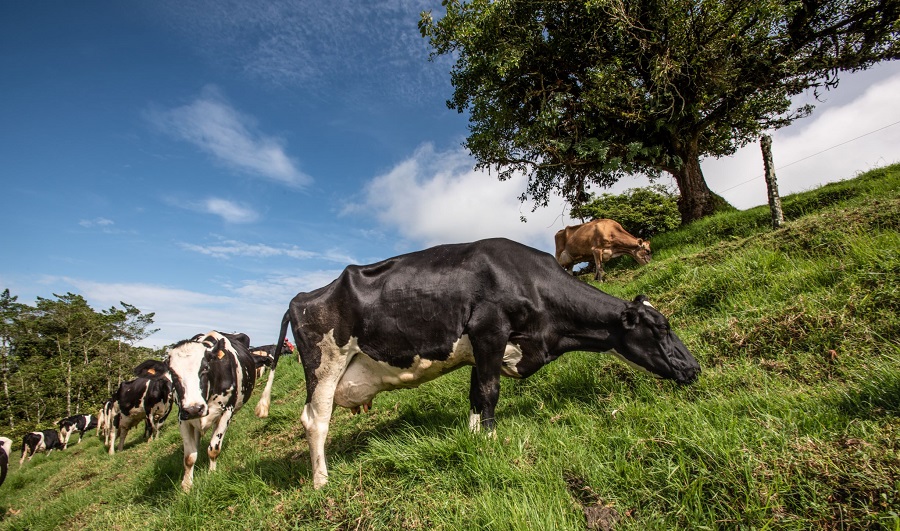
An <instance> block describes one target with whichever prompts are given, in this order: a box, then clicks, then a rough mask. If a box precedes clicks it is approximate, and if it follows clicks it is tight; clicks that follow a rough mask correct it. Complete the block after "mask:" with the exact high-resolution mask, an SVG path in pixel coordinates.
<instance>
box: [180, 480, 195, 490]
mask: <svg viewBox="0 0 900 531" xmlns="http://www.w3.org/2000/svg"><path fill="white" fill-rule="evenodd" d="M193 486H194V484H193V483H185V482H183V481H182V482H181V490H183V491H184V492H185V493H188V492H190V491H191V487H193Z"/></svg>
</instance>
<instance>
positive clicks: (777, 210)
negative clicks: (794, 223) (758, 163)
mask: <svg viewBox="0 0 900 531" xmlns="http://www.w3.org/2000/svg"><path fill="white" fill-rule="evenodd" d="M759 145H760V147H761V148H762V154H763V168H765V170H766V190H768V192H769V210H770V211H771V212H772V228H773V229H777V228H779V227H781V226H782V225H784V211H782V210H781V196H779V195H778V182H776V181H775V164H774V163H773V162H772V137H771V136H769V135H763V136H762V137H760V139H759Z"/></svg>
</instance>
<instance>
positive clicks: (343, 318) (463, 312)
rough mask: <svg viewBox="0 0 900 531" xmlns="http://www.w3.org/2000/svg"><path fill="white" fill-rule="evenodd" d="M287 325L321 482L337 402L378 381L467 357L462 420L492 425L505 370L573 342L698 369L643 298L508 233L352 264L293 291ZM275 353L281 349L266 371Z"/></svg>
mask: <svg viewBox="0 0 900 531" xmlns="http://www.w3.org/2000/svg"><path fill="white" fill-rule="evenodd" d="M288 323H290V325H291V327H292V329H293V332H294V339H295V342H296V345H297V350H298V351H299V353H300V356H301V357H302V361H303V368H304V371H305V373H306V392H307V398H306V405H305V406H304V408H303V413H302V415H301V421H302V423H303V426H304V428H305V429H306V435H307V439H308V441H309V447H310V457H311V459H312V466H313V486H314V487H316V488H318V487H321V486H322V485H324V484H325V483H326V481H327V480H328V470H327V467H326V462H325V440H326V437H327V434H328V425H329V422H330V419H331V414H332V409H333V406H334V404H337V405H339V406H342V407H346V408H355V407H359V406H362V405H364V404H367V403H370V402H371V401H372V398H373V397H374V396H375V395H376V394H378V393H379V392H381V391H388V390H391V389H397V388H411V387H417V386H419V385H420V384H422V383H423V382H427V381H429V380H432V379H434V378H437V377H438V376H441V375H443V374H446V373H448V372H450V371H452V370H455V369H458V368H460V367H463V366H465V365H470V366H473V369H472V376H471V386H470V390H469V401H470V404H471V410H470V416H469V425H470V427H471V428H472V429H473V430H474V431H477V430H479V429H480V428H481V427H483V428H484V429H486V430H489V431H492V430H493V428H494V409H495V407H496V405H497V399H498V398H499V395H500V376H507V377H511V378H525V377H528V376H530V375H532V374H534V373H535V372H536V371H537V370H538V369H540V368H541V367H542V366H544V365H546V364H547V363H549V362H551V361H553V360H555V359H556V358H558V357H559V356H560V355H562V354H564V353H566V352H570V351H573V350H579V351H590V352H613V353H615V354H617V355H619V356H620V357H621V358H624V360H625V361H627V362H629V363H631V364H633V365H637V366H639V367H641V368H643V369H646V370H648V371H649V372H651V373H653V374H655V375H656V376H659V377H662V378H669V379H673V380H675V381H677V382H679V383H685V384H686V383H690V382H693V381H694V380H695V379H696V378H697V376H698V375H699V373H700V366H699V364H698V363H697V361H696V360H695V359H694V357H693V356H692V355H691V354H690V353H689V352H688V350H687V348H686V347H685V346H684V344H682V342H681V340H680V339H679V338H678V336H676V335H675V333H674V332H673V331H672V330H671V329H670V328H669V322H668V321H667V320H666V318H665V317H664V316H663V315H662V314H661V313H659V312H658V311H656V310H655V309H654V308H653V307H652V306H650V304H649V303H648V302H647V299H646V298H645V297H643V296H639V297H637V298H636V299H635V300H634V301H626V300H622V299H619V298H616V297H613V296H611V295H608V294H606V293H604V292H602V291H600V290H598V289H597V288H594V287H593V286H590V285H589V284H586V283H584V282H581V281H579V280H577V279H575V278H574V277H572V276H571V275H569V274H568V273H566V272H565V271H564V270H563V269H562V268H560V267H559V264H557V262H556V260H555V259H554V258H553V256H551V255H549V254H546V253H543V252H541V251H538V250H536V249H532V248H530V247H526V246H524V245H521V244H518V243H516V242H513V241H510V240H506V239H491V240H482V241H479V242H475V243H467V244H456V245H441V246H438V247H433V248H431V249H427V250H424V251H419V252H415V253H411V254H406V255H403V256H398V257H395V258H390V259H387V260H384V261H383V262H379V263H376V264H372V265H367V266H356V265H353V266H349V267H347V268H346V269H345V270H344V272H343V273H342V274H341V275H340V276H339V277H338V278H337V279H336V280H335V281H333V282H332V283H331V284H329V285H328V286H325V287H323V288H320V289H317V290H315V291H312V292H310V293H300V294H298V295H297V296H296V297H294V298H293V300H291V303H290V307H289V308H288V311H287V312H286V313H285V316H284V319H283V321H282V326H281V334H280V337H279V339H278V342H277V343H276V344H281V341H282V339H283V338H284V337H285V335H286V328H287V325H288ZM279 356H280V352H279V351H278V350H276V352H275V355H274V358H275V359H274V363H273V367H272V372H273V373H274V372H275V366H276V365H277V362H278V357H279ZM270 374H271V373H270ZM269 390H270V389H269V387H268V386H267V388H266V391H265V392H264V396H262V397H261V398H260V403H261V404H262V403H263V402H265V403H266V404H268V400H269V397H268V396H266V395H265V393H268V392H269ZM259 413H262V415H260V416H265V414H267V411H265V410H263V411H258V414H259Z"/></svg>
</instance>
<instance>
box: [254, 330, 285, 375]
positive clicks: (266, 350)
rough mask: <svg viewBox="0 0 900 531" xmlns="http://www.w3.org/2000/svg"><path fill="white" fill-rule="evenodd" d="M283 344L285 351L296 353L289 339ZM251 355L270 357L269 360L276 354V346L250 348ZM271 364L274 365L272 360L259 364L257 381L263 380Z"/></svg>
mask: <svg viewBox="0 0 900 531" xmlns="http://www.w3.org/2000/svg"><path fill="white" fill-rule="evenodd" d="M283 344H284V347H283V349H287V351H288V352H293V351H294V345H292V344H291V342H290V341H288V340H287V339H285V340H284V343H283ZM283 351H284V350H282V352H283ZM250 354H253V355H254V356H262V357H266V356H268V357H269V358H271V357H272V355H273V354H275V344H274V343H273V344H271V345H263V346H261V347H250ZM271 364H272V360H271V359H270V360H269V361H268V362H266V361H262V362H258V363H257V365H258V368H257V369H256V379H257V380H259V379H260V378H262V376H263V375H264V374H265V373H266V368H268V367H269V365H271Z"/></svg>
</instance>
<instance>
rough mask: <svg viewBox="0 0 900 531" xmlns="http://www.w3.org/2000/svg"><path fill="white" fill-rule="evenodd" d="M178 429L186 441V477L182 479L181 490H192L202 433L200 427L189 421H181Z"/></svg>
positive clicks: (182, 438)
mask: <svg viewBox="0 0 900 531" xmlns="http://www.w3.org/2000/svg"><path fill="white" fill-rule="evenodd" d="M178 429H179V431H181V440H182V442H183V443H184V477H183V478H182V480H181V490H183V491H184V492H190V490H191V487H193V486H194V465H195V464H196V463H197V448H199V447H200V435H201V433H200V428H199V427H197V426H195V425H194V423H193V422H189V421H182V422H181V423H179V425H178Z"/></svg>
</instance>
